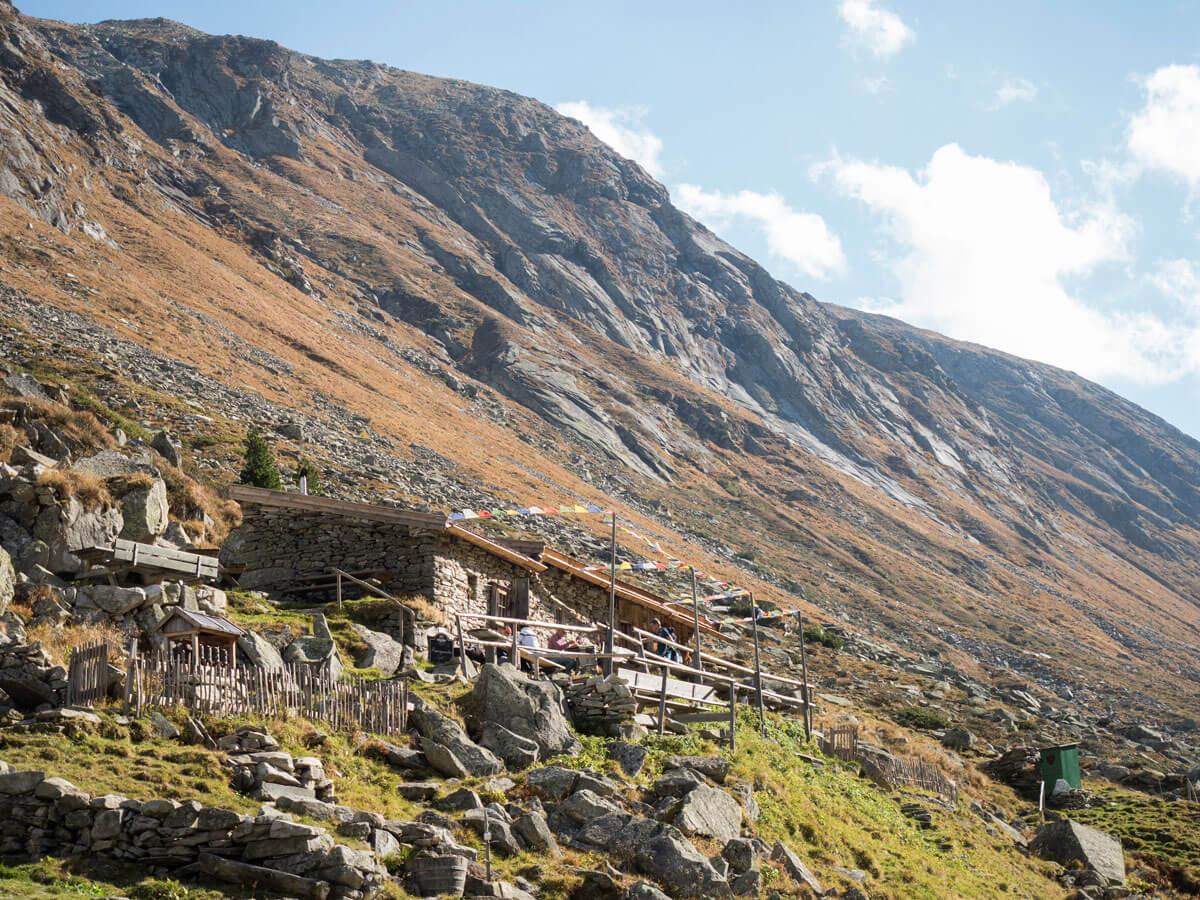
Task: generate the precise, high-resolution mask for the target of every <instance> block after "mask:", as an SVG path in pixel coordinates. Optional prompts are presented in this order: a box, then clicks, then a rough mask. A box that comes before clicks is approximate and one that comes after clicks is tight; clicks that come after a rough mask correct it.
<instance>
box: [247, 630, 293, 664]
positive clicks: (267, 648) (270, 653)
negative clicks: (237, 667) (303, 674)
mask: <svg viewBox="0 0 1200 900" xmlns="http://www.w3.org/2000/svg"><path fill="white" fill-rule="evenodd" d="M237 648H238V661H239V662H241V661H246V662H249V663H250V664H251V665H255V666H261V667H262V668H264V669H282V668H283V657H282V656H281V655H280V653H279V651H278V650H276V649H275V645H274V644H272V643H271V642H270V641H268V640H267V639H266V638H264V637H263V636H262V635H260V634H259V633H258V632H255V631H247V632H246V633H245V634H244V635H242V636H241V637H239V638H238V639H237Z"/></svg>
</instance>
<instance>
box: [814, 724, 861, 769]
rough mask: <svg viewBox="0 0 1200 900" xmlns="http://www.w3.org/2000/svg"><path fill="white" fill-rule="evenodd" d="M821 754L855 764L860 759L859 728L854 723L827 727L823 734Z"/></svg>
mask: <svg viewBox="0 0 1200 900" xmlns="http://www.w3.org/2000/svg"><path fill="white" fill-rule="evenodd" d="M821 752H822V753H824V754H825V755H826V756H833V757H836V758H837V759H844V760H846V762H854V761H856V760H857V759H858V726H857V725H855V724H853V723H847V724H845V725H832V726H827V727H826V728H824V729H823V730H822V732H821Z"/></svg>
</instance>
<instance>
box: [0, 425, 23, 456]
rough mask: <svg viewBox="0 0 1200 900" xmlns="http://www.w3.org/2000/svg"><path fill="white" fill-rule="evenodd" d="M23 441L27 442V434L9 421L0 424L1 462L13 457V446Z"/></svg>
mask: <svg viewBox="0 0 1200 900" xmlns="http://www.w3.org/2000/svg"><path fill="white" fill-rule="evenodd" d="M23 443H25V435H23V434H22V433H21V432H19V431H17V429H15V428H13V427H12V426H11V425H9V424H8V423H7V422H5V423H4V424H3V425H0V462H8V460H9V459H10V458H11V457H12V451H13V447H15V446H17V444H23Z"/></svg>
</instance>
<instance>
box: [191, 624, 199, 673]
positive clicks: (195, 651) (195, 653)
mask: <svg viewBox="0 0 1200 900" xmlns="http://www.w3.org/2000/svg"><path fill="white" fill-rule="evenodd" d="M199 665H200V632H199V631H193V632H192V673H193V674H195V672H196V668H197V667H198V666H199Z"/></svg>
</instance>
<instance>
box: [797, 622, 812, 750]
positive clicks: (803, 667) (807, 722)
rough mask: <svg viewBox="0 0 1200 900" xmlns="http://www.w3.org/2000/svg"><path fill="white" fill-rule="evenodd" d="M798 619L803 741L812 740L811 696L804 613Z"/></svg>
mask: <svg viewBox="0 0 1200 900" xmlns="http://www.w3.org/2000/svg"><path fill="white" fill-rule="evenodd" d="M797 615H798V616H799V617H800V672H801V678H802V679H803V680H804V688H803V690H804V739H805V740H806V741H807V740H812V696H811V695H810V694H809V692H808V654H807V653H806V652H805V650H804V613H797Z"/></svg>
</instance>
